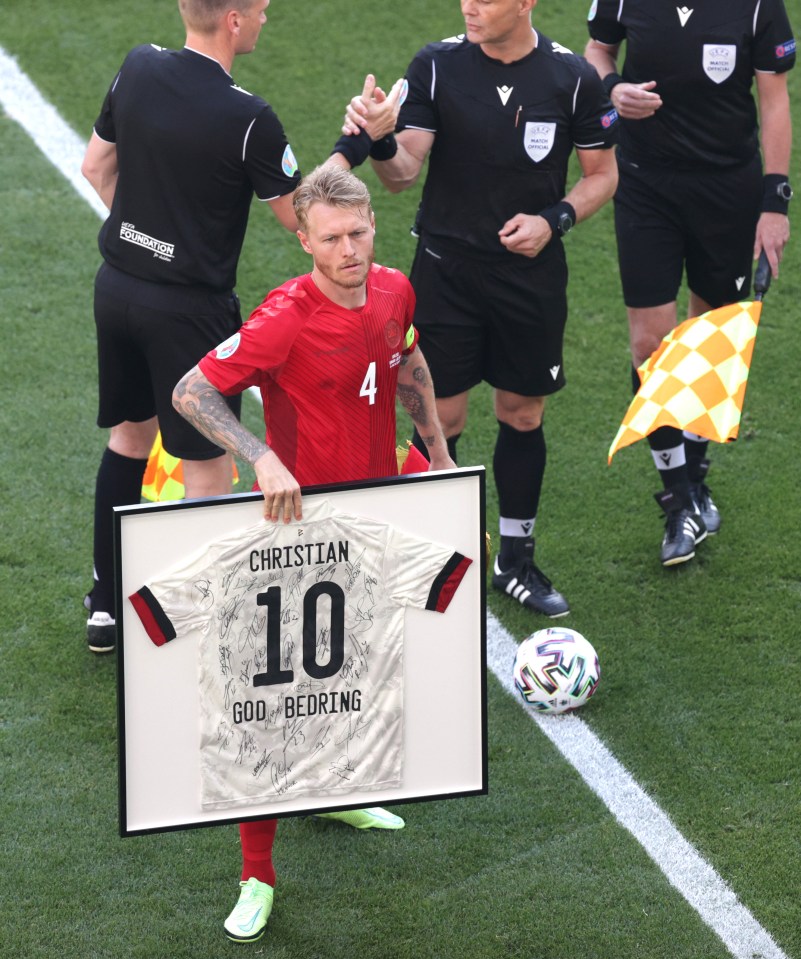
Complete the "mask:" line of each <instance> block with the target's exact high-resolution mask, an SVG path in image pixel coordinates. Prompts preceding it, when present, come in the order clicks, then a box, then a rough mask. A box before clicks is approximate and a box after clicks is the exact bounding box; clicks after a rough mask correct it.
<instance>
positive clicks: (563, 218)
mask: <svg viewBox="0 0 801 959" xmlns="http://www.w3.org/2000/svg"><path fill="white" fill-rule="evenodd" d="M539 215H540V216H541V217H542V218H543V219H544V220H545V221H546V222H547V224H548V226H549V227H550V228H551V232H552V233H553V234H554V236H565V234H567V233H569V232H570V231H571V230H572V229H573V227H574V226H575V225H576V211H575V210H574V209H573V207H572V206H571V204H570V203H568V202H567V200H560V201H559V203H554V205H553V206H549V207H546V208H545V209H544V210H540V214H539Z"/></svg>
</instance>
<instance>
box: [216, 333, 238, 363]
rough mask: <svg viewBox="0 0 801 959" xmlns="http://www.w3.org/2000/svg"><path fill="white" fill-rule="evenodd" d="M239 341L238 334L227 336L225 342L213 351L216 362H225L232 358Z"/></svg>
mask: <svg viewBox="0 0 801 959" xmlns="http://www.w3.org/2000/svg"><path fill="white" fill-rule="evenodd" d="M239 339H240V336H239V334H238V333H234V335H233V336H229V337H228V339H227V340H224V341H223V342H222V343H220V345H219V346H218V347H217V349H216V350H215V351H214V355H215V356H216V357H217V359H218V360H227V359H228V357H229V356H233V355H234V353H236V351H237V350H238V349H239Z"/></svg>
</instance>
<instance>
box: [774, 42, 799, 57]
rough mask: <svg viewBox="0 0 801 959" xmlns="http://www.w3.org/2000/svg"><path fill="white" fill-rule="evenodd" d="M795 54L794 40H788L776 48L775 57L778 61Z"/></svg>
mask: <svg viewBox="0 0 801 959" xmlns="http://www.w3.org/2000/svg"><path fill="white" fill-rule="evenodd" d="M794 53H795V40H788V41H787V42H786V43H780V44H779V45H778V47H776V56H777V58H778V59H779V60H783V59H784V58H785V57H791V56H792V55H793V54H794Z"/></svg>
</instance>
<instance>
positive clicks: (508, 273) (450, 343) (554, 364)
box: [410, 234, 567, 397]
mask: <svg viewBox="0 0 801 959" xmlns="http://www.w3.org/2000/svg"><path fill="white" fill-rule="evenodd" d="M410 278H411V281H412V285H413V287H414V290H415V294H416V295H417V309H416V311H415V316H414V325H415V327H416V328H417V330H418V332H419V334H420V349H421V350H422V352H423V355H424V356H425V358H426V360H427V362H428V365H429V367H430V369H431V375H432V378H433V381H434V391H435V393H436V395H437V396H439V397H448V396H456V395H457V394H459V393H464V392H465V391H466V390H469V389H471V388H472V387H474V386H476V385H477V384H478V383H480V382H481V381H482V380H486V382H487V383H489V384H490V385H491V386H494V387H495V388H497V389H501V390H508V391H509V392H512V393H518V394H519V395H521V396H547V395H548V394H550V393H555V392H556V391H557V390H560V389H561V388H562V387H563V386H564V385H565V375H564V368H563V361H562V346H563V340H564V331H565V323H566V320H567V294H566V290H567V263H566V261H565V255H564V249H563V248H562V245H561V243H559V244H552V245H551V246H550V247H548V248H547V249H546V251H545V252H544V253H542V254H540V256H538V257H535V258H534V259H530V258H529V257H524V256H514V257H508V258H501V257H497V258H492V259H490V258H487V259H479V258H475V257H473V256H465V255H464V254H463V253H462V251H458V252H456V251H454V250H453V248H450V247H449V248H447V249H446V247H445V246H444V245H443V243H442V242H441V241H439V240H438V239H436V238H432V237H430V236H426V235H425V234H424V235H423V236H421V238H420V241H419V243H418V247H417V253H416V254H415V260H414V264H413V266H412V270H411V274H410Z"/></svg>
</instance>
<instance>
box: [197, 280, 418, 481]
mask: <svg viewBox="0 0 801 959" xmlns="http://www.w3.org/2000/svg"><path fill="white" fill-rule="evenodd" d="M413 314H414V292H413V291H412V287H411V284H410V283H409V281H408V279H407V278H406V277H405V276H404V275H403V274H402V273H399V272H398V271H397V270H391V269H388V268H386V267H382V266H378V265H373V267H372V268H371V270H370V273H369V274H368V277H367V302H366V303H365V305H364V306H363V307H361V308H360V309H357V310H349V309H345V308H344V307H341V306H338V305H337V304H336V303H333V302H332V301H331V300H329V299H328V297H326V296H324V295H323V294H322V293H321V292H320V290H318V288H317V286H316V285H315V283H314V281H313V280H312V277H311V274H306V275H305V276H301V277H297V278H296V279H293V280H289V281H288V282H287V283H284V284H283V286H280V287H278V288H277V289H275V290H273V291H272V292H271V293H269V294H268V296H267V298H266V299H265V300H264V302H263V303H262V304H261V306H259V307H257V308H256V309H255V310H254V311H253V313H252V314H251V316H250V319H249V320H248V321H247V323H245V324H244V326H243V327H242V329H241V330H240V331H239V332H238V333H236V334H235V335H234V336H232V337H231V338H230V339H228V340H226V341H225V342H224V343H221V344H220V345H219V346H218V347H216V349H214V350H211V351H210V352H209V353H208V354H207V355H206V356H205V357H204V358H203V359H202V360H201V361H200V364H199V366H200V369H201V371H202V372H203V374H204V375H205V376H206V378H207V379H208V380H209V382H210V383H211V384H212V385H213V386H215V387H216V388H217V389H218V390H220V392H221V393H224V394H226V395H230V394H233V393H239V392H241V391H242V390H244V389H246V388H247V387H249V386H258V387H259V389H260V390H261V395H262V399H263V401H264V421H265V426H266V442H267V444H268V445H269V446H270V447H272V449H274V450H275V452H276V454H277V455H278V457H279V458H280V460H281V462H282V463H283V464H284V465H285V466H286V467H287V469H288V470H290V472H291V473H292V474H293V475H294V477H295V479H296V480H297V481H298V483H300V485H301V486H308V485H314V484H315V483H338V482H347V481H349V480H355V479H374V478H378V477H381V476H392V475H396V474H397V472H398V466H397V460H396V456H395V390H396V386H397V380H398V365H399V364H400V360H401V354H404V353H410V352H411V351H412V350H413V349H414V348H415V346H416V344H417V334H416V332H415V330H414V327H413V326H412V316H413Z"/></svg>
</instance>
